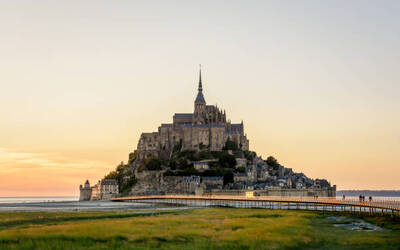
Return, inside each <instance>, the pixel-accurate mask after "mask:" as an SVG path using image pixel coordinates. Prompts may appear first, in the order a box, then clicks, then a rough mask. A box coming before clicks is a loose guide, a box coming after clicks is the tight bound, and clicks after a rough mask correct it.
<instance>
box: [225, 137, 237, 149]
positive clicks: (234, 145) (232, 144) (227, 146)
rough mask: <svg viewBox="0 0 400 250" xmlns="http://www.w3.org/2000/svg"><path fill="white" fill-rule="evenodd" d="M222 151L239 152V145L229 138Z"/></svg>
mask: <svg viewBox="0 0 400 250" xmlns="http://www.w3.org/2000/svg"><path fill="white" fill-rule="evenodd" d="M222 150H233V151H235V150H238V145H237V143H236V142H235V141H232V140H231V139H230V138H229V137H228V139H227V140H226V142H225V146H224V147H223V148H222Z"/></svg>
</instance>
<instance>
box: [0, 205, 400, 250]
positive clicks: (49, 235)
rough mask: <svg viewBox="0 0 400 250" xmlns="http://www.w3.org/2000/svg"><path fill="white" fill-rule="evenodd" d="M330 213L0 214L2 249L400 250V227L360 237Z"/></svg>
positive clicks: (217, 210)
mask: <svg viewBox="0 0 400 250" xmlns="http://www.w3.org/2000/svg"><path fill="white" fill-rule="evenodd" d="M327 216H330V215H329V214H322V213H318V212H311V211H287V210H263V209H226V208H213V209H197V210H185V211H170V212H161V213H148V212H136V213H135V212H132V211H118V212H46V213H44V212H41V213H36V212H13V213H11V212H10V213H8V212H5V213H0V249H148V248H153V249H400V228H399V226H398V222H396V221H393V220H390V219H387V218H384V219H381V218H365V219H366V220H367V221H368V220H369V221H370V222H374V223H377V224H381V225H384V226H385V227H389V228H391V230H388V231H385V232H357V231H349V230H346V229H343V228H337V227H333V225H332V224H333V222H331V221H328V220H326V219H325V218H326V217H327Z"/></svg>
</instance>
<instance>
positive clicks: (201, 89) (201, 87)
mask: <svg viewBox="0 0 400 250" xmlns="http://www.w3.org/2000/svg"><path fill="white" fill-rule="evenodd" d="M199 91H203V84H202V82H201V64H200V73H199Z"/></svg>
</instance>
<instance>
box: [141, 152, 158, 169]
mask: <svg viewBox="0 0 400 250" xmlns="http://www.w3.org/2000/svg"><path fill="white" fill-rule="evenodd" d="M161 165H162V161H161V160H160V159H158V158H157V157H155V156H153V155H152V156H149V157H147V158H146V160H145V161H144V166H145V168H146V169H147V170H161Z"/></svg>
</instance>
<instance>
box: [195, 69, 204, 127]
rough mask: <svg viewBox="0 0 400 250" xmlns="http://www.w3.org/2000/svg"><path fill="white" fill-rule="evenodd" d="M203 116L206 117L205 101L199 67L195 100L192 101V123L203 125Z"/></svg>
mask: <svg viewBox="0 0 400 250" xmlns="http://www.w3.org/2000/svg"><path fill="white" fill-rule="evenodd" d="M205 115H206V100H205V99H204V96H203V84H202V81H201V65H200V73H199V88H198V93H197V97H196V100H195V101H194V114H193V123H195V124H204V123H205Z"/></svg>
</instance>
